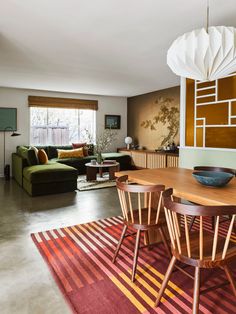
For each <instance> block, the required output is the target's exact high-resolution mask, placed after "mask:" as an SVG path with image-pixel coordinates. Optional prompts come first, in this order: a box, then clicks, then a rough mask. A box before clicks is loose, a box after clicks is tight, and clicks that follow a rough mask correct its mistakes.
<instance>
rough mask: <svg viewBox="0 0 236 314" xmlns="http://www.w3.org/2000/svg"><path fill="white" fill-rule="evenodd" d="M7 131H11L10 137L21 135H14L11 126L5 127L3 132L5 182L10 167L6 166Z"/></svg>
mask: <svg viewBox="0 0 236 314" xmlns="http://www.w3.org/2000/svg"><path fill="white" fill-rule="evenodd" d="M7 131H12V134H11V136H19V135H21V134H20V133H16V132H15V131H14V130H13V128H12V127H11V126H7V127H5V129H4V131H3V136H4V137H3V154H4V177H5V180H9V179H10V165H6V132H7Z"/></svg>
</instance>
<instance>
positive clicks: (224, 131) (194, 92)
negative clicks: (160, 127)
mask: <svg viewBox="0 0 236 314" xmlns="http://www.w3.org/2000/svg"><path fill="white" fill-rule="evenodd" d="M185 126H186V130H185V131H186V132H185V145H186V146H193V147H215V148H236V74H231V75H229V76H227V77H224V78H222V79H218V80H215V81H210V82H209V81H207V82H200V81H194V80H191V79H187V80H186V124H185Z"/></svg>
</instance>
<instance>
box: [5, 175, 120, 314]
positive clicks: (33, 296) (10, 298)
mask: <svg viewBox="0 0 236 314" xmlns="http://www.w3.org/2000/svg"><path fill="white" fill-rule="evenodd" d="M118 214H120V207H119V202H118V197H117V192H116V189H115V188H108V189H102V190H94V191H87V192H79V191H77V192H73V193H64V194H57V195H50V196H42V197H35V198H32V197H29V196H28V195H27V194H26V193H25V192H24V191H23V190H22V189H21V188H20V187H19V186H18V185H17V183H16V182H15V181H14V180H11V181H8V182H5V181H4V179H2V178H0V313H1V314H15V313H17V314H26V313H27V314H28V313H30V314H46V313H53V314H54V313H57V314H60V313H63V314H66V313H71V312H70V309H69V306H68V305H67V304H66V302H65V301H64V298H63V296H62V294H61V292H60V291H59V289H58V287H57V285H56V283H55V281H54V279H53V277H52V275H51V274H50V272H49V269H48V266H47V265H46V263H45V262H44V261H43V259H42V257H41V255H40V254H39V252H38V250H37V249H36V247H35V245H34V244H33V241H32V240H31V237H30V233H32V232H37V231H43V230H48V229H52V228H58V227H64V226H69V225H74V224H79V223H84V222H88V221H92V220H97V219H100V218H105V217H110V216H114V215H118Z"/></svg>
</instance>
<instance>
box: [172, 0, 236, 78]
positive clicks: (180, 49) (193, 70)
mask: <svg viewBox="0 0 236 314" xmlns="http://www.w3.org/2000/svg"><path fill="white" fill-rule="evenodd" d="M167 64H168V66H169V67H170V68H171V70H172V71H173V72H174V73H175V74H177V75H179V76H182V77H187V78H191V79H194V80H199V81H213V80H215V79H219V78H221V77H224V76H226V75H228V74H231V73H233V72H235V71H236V28H234V27H226V26H211V27H209V0H207V26H206V28H201V29H197V30H193V31H192V32H189V33H186V34H184V35H182V36H180V37H178V38H177V39H176V40H175V41H174V42H173V44H172V45H171V47H170V48H169V50H168V52H167Z"/></svg>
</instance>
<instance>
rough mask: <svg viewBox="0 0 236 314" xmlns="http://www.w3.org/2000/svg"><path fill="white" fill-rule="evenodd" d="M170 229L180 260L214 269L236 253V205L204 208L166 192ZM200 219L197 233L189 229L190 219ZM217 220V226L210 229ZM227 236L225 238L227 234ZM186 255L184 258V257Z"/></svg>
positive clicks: (166, 212) (173, 247) (166, 211)
mask: <svg viewBox="0 0 236 314" xmlns="http://www.w3.org/2000/svg"><path fill="white" fill-rule="evenodd" d="M162 196H163V204H164V209H165V215H166V222H167V227H168V231H169V235H170V240H171V245H172V252H173V254H176V256H177V258H180V260H181V258H184V260H185V261H186V259H187V258H188V259H191V263H190V262H189V263H190V264H191V265H192V263H195V262H194V261H193V260H195V261H196V260H197V264H196V265H204V266H203V267H211V265H212V267H214V265H215V262H217V263H221V262H222V263H223V260H224V259H225V258H227V256H228V257H229V258H230V256H231V255H230V254H232V250H235V252H236V244H235V242H233V241H231V240H232V237H231V235H232V232H233V227H234V223H235V217H236V206H200V205H194V204H193V205H192V204H189V205H188V204H182V203H177V202H175V201H174V198H173V190H172V189H168V190H166V191H164V192H163V193H162ZM225 215H227V216H230V217H231V219H230V222H229V223H227V224H225V225H224V229H221V230H220V227H219V223H220V218H221V216H225ZM191 217H192V218H195V217H196V218H197V221H198V222H199V223H198V224H197V223H195V225H194V228H193V230H191V231H190V230H189V224H188V219H189V218H191ZM212 217H214V220H215V227H214V230H213V231H212V229H211V228H209V225H210V223H209V222H210V221H211V219H212ZM224 234H225V235H224ZM180 256H182V257H180Z"/></svg>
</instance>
